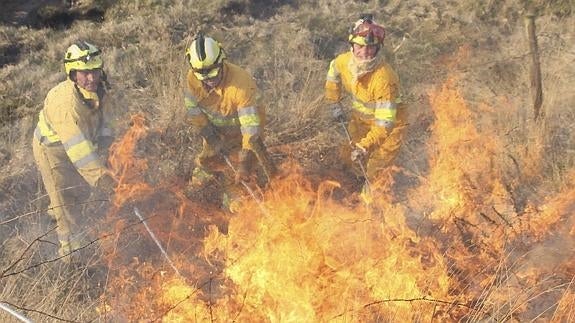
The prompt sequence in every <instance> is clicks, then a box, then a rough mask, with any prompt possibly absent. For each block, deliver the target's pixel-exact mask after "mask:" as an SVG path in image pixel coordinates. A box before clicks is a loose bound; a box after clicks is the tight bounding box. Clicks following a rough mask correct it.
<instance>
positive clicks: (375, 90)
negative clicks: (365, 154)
mask: <svg viewBox="0 0 575 323" xmlns="http://www.w3.org/2000/svg"><path fill="white" fill-rule="evenodd" d="M352 56H353V53H352V52H351V51H349V52H346V53H343V54H340V55H339V56H337V57H336V58H335V59H334V60H332V61H331V63H330V65H329V70H328V73H327V78H326V84H325V98H326V99H327V101H329V102H333V103H335V102H339V101H340V100H342V98H343V94H342V90H345V91H346V92H347V93H349V95H350V96H351V99H352V111H353V112H352V120H354V121H356V122H359V123H361V124H364V125H365V126H367V127H369V129H370V130H369V132H368V133H367V134H366V135H365V137H364V138H362V139H361V140H360V141H359V142H358V144H359V145H361V146H362V147H364V148H365V149H370V148H372V147H373V146H374V145H377V144H379V143H381V142H382V140H383V139H385V138H386V137H387V136H388V135H389V133H391V130H392V129H393V127H394V126H395V123H396V117H397V106H398V103H400V102H401V99H400V96H399V86H400V85H399V77H398V76H397V74H396V73H395V71H394V70H393V69H392V68H391V66H389V65H388V64H386V63H385V62H381V63H380V64H379V65H378V66H377V67H376V68H375V69H374V70H373V71H371V72H369V73H367V74H365V75H363V76H361V77H359V79H358V80H357V81H356V82H354V80H353V76H352V74H351V72H350V67H349V66H350V64H351V63H352Z"/></svg>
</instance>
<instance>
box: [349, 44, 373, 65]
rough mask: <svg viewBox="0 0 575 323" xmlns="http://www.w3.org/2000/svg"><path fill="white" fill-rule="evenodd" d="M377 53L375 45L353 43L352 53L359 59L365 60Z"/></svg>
mask: <svg viewBox="0 0 575 323" xmlns="http://www.w3.org/2000/svg"><path fill="white" fill-rule="evenodd" d="M376 54H377V45H366V46H363V45H359V44H355V43H354V44H353V55H355V57H357V58H358V59H359V60H362V61H365V60H369V59H372V58H374V57H375V55H376Z"/></svg>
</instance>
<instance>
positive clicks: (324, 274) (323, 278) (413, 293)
mask: <svg viewBox="0 0 575 323" xmlns="http://www.w3.org/2000/svg"><path fill="white" fill-rule="evenodd" d="M429 97H430V103H431V107H432V109H433V113H434V116H435V122H434V124H433V125H432V128H431V138H430V140H429V145H428V151H427V154H428V161H429V170H428V172H427V174H424V178H423V180H422V181H421V183H420V184H419V186H417V187H414V189H413V190H411V191H409V192H408V196H407V201H404V202H402V203H397V202H393V200H394V199H393V198H390V197H389V196H386V195H384V194H393V190H392V189H391V183H390V181H388V180H383V179H382V180H381V181H374V183H375V184H374V187H373V189H374V191H375V196H376V198H375V199H374V202H373V203H372V204H370V205H364V204H363V203H359V202H357V200H359V199H356V198H353V197H352V198H349V199H346V200H344V201H343V202H342V201H336V200H334V199H332V193H333V190H334V188H336V187H337V186H338V185H339V184H338V183H335V182H332V181H329V180H324V181H320V184H319V185H318V184H313V181H312V180H311V179H310V178H306V177H305V176H304V175H303V172H302V171H301V170H300V169H298V167H297V166H296V165H282V169H284V170H285V172H284V175H281V176H280V177H278V178H276V179H275V180H274V181H273V182H272V183H271V185H270V187H269V188H267V189H266V190H265V191H263V192H261V193H262V195H261V196H259V195H258V196H250V194H247V193H246V196H245V198H244V199H243V200H242V202H241V203H240V205H239V206H238V209H237V212H236V213H234V214H228V213H225V212H223V211H222V210H220V209H218V208H217V207H213V206H208V205H205V204H202V203H201V202H197V201H194V199H193V197H192V198H191V199H188V197H186V196H185V195H184V194H183V192H182V189H181V187H182V185H181V183H180V184H178V183H179V182H178V181H177V180H174V179H169V180H167V181H166V182H165V183H161V185H160V186H158V187H152V186H151V185H149V184H147V183H146V182H145V181H144V180H142V179H143V178H144V177H145V174H146V173H148V172H150V171H149V170H148V164H147V162H146V160H145V159H139V158H137V157H135V155H136V153H135V151H136V150H137V143H138V141H141V140H145V138H146V135H147V132H148V131H150V130H149V129H148V128H147V127H146V126H145V122H144V119H143V118H142V117H139V116H138V117H135V118H134V119H133V127H132V129H130V131H128V133H127V134H126V136H125V137H124V138H123V139H122V140H121V141H120V142H119V143H118V145H117V146H115V153H114V155H113V156H114V157H113V159H112V160H111V164H112V167H113V169H114V170H115V172H116V175H117V178H119V180H120V187H119V189H118V191H117V194H116V195H117V196H116V200H115V203H116V208H115V209H114V210H113V212H116V214H111V215H110V216H111V217H114V218H118V217H121V218H123V219H124V220H123V221H120V223H121V225H117V226H116V227H115V228H116V230H117V231H116V234H115V244H114V246H113V252H110V259H109V262H108V263H109V267H110V272H111V280H110V281H111V282H110V287H109V288H108V290H107V294H106V295H104V297H105V298H106V304H110V305H111V310H110V311H111V312H110V313H108V314H109V315H110V316H113V317H114V318H116V317H117V318H122V319H126V320H129V321H140V320H162V321H164V322H190V321H193V322H204V321H208V320H210V321H230V320H233V321H240V322H245V321H250V322H251V321H272V322H323V321H331V320H337V321H340V320H341V321H351V322H363V321H419V320H433V319H435V320H442V321H457V320H480V319H492V320H505V319H508V318H510V317H514V318H519V319H530V318H533V317H535V316H537V315H539V314H540V315H541V316H542V317H545V318H550V317H551V316H549V315H547V314H545V313H541V312H536V311H537V309H538V307H537V304H536V302H535V301H534V300H541V299H542V296H541V295H545V297H546V298H545V304H547V305H548V306H550V307H552V306H554V305H553V304H555V305H556V312H555V314H553V315H554V318H558V319H562V318H565V319H568V318H572V315H571V314H570V312H569V311H570V308H571V306H572V305H573V291H572V287H571V283H570V282H571V281H572V279H573V277H574V276H575V263H574V261H573V259H575V257H573V256H574V252H573V250H574V249H575V248H572V246H574V245H575V243H574V240H573V235H574V232H575V229H573V227H574V223H573V217H572V215H573V210H574V209H575V202H574V201H575V198H574V197H575V196H574V192H575V190H574V189H573V187H567V188H566V189H565V190H564V191H563V192H561V193H560V194H559V195H558V196H556V197H554V198H551V199H548V200H547V201H546V202H545V203H542V204H539V205H534V206H533V207H532V208H524V209H519V208H518V207H517V206H516V203H515V201H514V197H513V194H512V192H510V191H509V187H510V186H509V185H507V184H506V182H505V178H504V177H503V176H502V173H504V169H502V167H503V165H504V164H503V163H501V162H500V159H499V157H500V156H501V155H502V154H503V149H502V148H501V147H502V146H503V143H502V142H501V139H500V138H497V137H496V136H492V135H486V134H485V131H486V130H485V129H481V128H480V127H477V125H476V122H474V120H476V119H477V118H476V116H475V115H474V114H473V113H472V112H471V109H470V107H469V106H468V105H467V104H466V102H465V100H464V98H463V96H462V95H461V94H460V92H459V90H458V89H457V86H456V82H455V80H450V81H448V82H446V83H445V84H444V85H443V86H442V87H440V88H438V89H437V90H436V91H432V92H430V94H429ZM525 165H528V166H529V165H533V163H530V162H529V161H526V162H525ZM529 167H530V166H529ZM394 171H395V170H394ZM387 175H388V176H392V174H387ZM387 175H386V176H387ZM571 176H572V178H575V175H573V174H571ZM380 183H386V184H385V185H384V186H382V187H378V185H379V184H380ZM382 185H383V184H382ZM258 193H259V192H258ZM256 197H257V198H256ZM132 203H135V204H138V205H139V206H141V209H142V211H143V213H145V215H146V220H145V221H147V223H148V224H149V227H150V228H151V229H152V230H153V231H154V232H155V234H156V235H157V236H158V237H159V240H160V242H161V243H162V245H163V247H164V248H165V249H166V250H167V253H168V257H169V258H170V260H171V261H173V263H174V264H175V266H176V267H177V269H178V270H177V271H174V270H173V269H172V268H171V267H170V266H169V265H168V262H167V260H166V259H165V257H164V256H163V255H162V254H161V253H160V250H159V249H158V246H157V245H155V244H154V242H153V241H152V239H151V238H150V236H149V233H148V232H146V231H145V230H144V229H143V228H142V225H138V224H137V220H136V219H135V218H134V217H133V215H131V214H130V211H131V210H130V207H128V206H127V205H131V204H132ZM118 214H122V216H119V215H118ZM130 217H131V219H132V220H131V221H129V220H127V219H129V218H130ZM562 223H564V224H567V225H566V226H564V227H561V224H562ZM551 229H552V230H555V232H556V233H557V234H558V235H559V236H560V237H561V239H557V238H556V237H555V238H554V237H553V236H552V235H549V230H551ZM561 243H563V245H564V246H571V247H567V248H565V250H562V251H561V252H559V253H557V252H556V250H557V249H556V248H557V247H558V246H560V245H561ZM551 250H553V251H554V252H550V251H551ZM542 255H545V256H546V257H542ZM538 260H539V261H540V262H538ZM525 286H530V287H531V288H525ZM510 295H513V297H511V296H510ZM570 315H571V316H570Z"/></svg>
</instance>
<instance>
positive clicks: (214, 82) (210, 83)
mask: <svg viewBox="0 0 575 323" xmlns="http://www.w3.org/2000/svg"><path fill="white" fill-rule="evenodd" d="M220 69H221V67H220ZM223 74H224V73H222V71H221V70H220V71H219V73H218V74H217V75H216V76H215V77H211V78H206V79H203V80H202V83H204V85H205V86H206V87H208V88H210V89H213V88H215V87H216V86H218V85H219V84H220V82H221V81H222V79H223Z"/></svg>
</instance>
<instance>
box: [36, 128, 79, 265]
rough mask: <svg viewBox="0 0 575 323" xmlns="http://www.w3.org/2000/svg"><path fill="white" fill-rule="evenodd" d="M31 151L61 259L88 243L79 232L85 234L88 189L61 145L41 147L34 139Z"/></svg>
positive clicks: (43, 145)
mask: <svg viewBox="0 0 575 323" xmlns="http://www.w3.org/2000/svg"><path fill="white" fill-rule="evenodd" d="M32 150H33V152H34V159H35V160H36V164H37V166H38V170H39V171H40V174H41V175H42V181H43V182H44V187H45V189H46V192H47V193H48V197H49V198H50V206H49V208H48V214H49V215H51V216H52V217H53V218H54V220H56V224H57V225H58V227H57V228H56V232H57V234H58V240H59V242H60V248H59V250H58V253H59V254H60V256H64V255H66V254H68V253H70V252H71V251H72V250H75V249H77V248H79V247H81V246H82V245H84V244H86V243H87V242H89V240H88V237H87V236H86V235H85V233H84V232H82V231H83V230H85V226H83V224H84V222H85V221H84V219H83V212H82V209H83V207H84V204H85V203H84V202H85V201H86V200H87V199H88V197H89V195H90V186H89V185H88V184H87V183H86V181H85V180H84V179H83V178H82V176H81V175H80V174H79V173H78V171H77V170H76V168H75V167H74V165H73V164H72V163H71V162H70V158H69V157H68V155H67V154H66V151H65V150H64V147H63V146H62V144H60V143H55V144H42V143H40V142H39V141H38V139H37V138H36V137H34V139H33V141H32ZM81 226H83V227H81Z"/></svg>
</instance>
